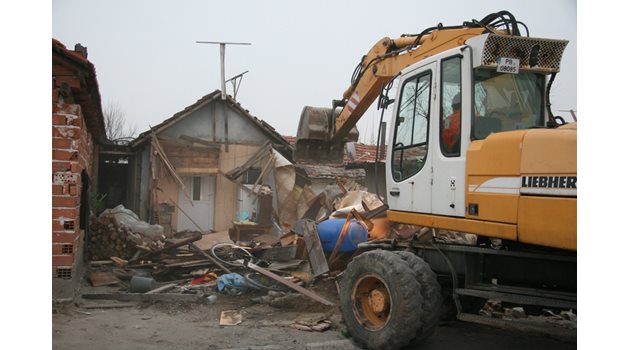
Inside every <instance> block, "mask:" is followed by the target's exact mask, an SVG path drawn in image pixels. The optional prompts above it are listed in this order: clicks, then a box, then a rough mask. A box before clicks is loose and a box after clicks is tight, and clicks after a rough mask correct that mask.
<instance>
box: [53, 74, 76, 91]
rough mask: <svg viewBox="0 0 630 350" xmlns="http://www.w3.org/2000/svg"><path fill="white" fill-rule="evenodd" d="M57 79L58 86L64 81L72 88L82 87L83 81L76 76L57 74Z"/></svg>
mask: <svg viewBox="0 0 630 350" xmlns="http://www.w3.org/2000/svg"><path fill="white" fill-rule="evenodd" d="M55 80H56V83H57V86H61V85H62V84H63V83H66V84H68V85H69V86H70V87H71V88H80V87H81V81H80V80H79V79H77V78H76V77H70V76H56V77H55Z"/></svg>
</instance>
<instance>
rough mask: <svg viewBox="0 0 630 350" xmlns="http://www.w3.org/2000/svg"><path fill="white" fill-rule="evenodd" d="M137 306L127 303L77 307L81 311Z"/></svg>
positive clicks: (136, 304)
mask: <svg viewBox="0 0 630 350" xmlns="http://www.w3.org/2000/svg"><path fill="white" fill-rule="evenodd" d="M135 306H138V303H128V304H81V305H79V307H80V308H82V309H118V308H123V307H135Z"/></svg>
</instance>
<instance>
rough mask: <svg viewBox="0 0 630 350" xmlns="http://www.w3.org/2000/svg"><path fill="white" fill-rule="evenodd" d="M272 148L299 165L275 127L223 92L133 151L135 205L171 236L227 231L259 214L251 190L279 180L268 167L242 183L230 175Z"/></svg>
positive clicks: (156, 129) (252, 171)
mask: <svg viewBox="0 0 630 350" xmlns="http://www.w3.org/2000/svg"><path fill="white" fill-rule="evenodd" d="M265 145H271V147H272V148H273V149H275V150H276V151H277V152H279V153H280V154H282V155H283V156H284V157H285V158H287V159H291V157H292V147H291V145H290V144H289V143H288V142H287V141H286V140H285V139H284V138H282V136H281V135H280V134H278V133H277V132H276V131H275V129H274V128H273V127H271V126H270V125H269V124H267V123H266V122H264V121H263V120H261V119H258V118H256V117H254V116H253V115H252V114H250V113H249V111H248V110H246V109H245V108H243V107H242V106H241V105H240V103H238V102H236V101H235V100H234V99H233V98H232V97H230V96H226V99H225V100H223V99H222V98H221V91H219V90H216V91H214V92H212V93H210V94H208V95H206V96H204V97H202V98H201V99H199V100H198V101H197V102H195V103H193V104H192V105H190V106H188V107H186V108H185V109H184V110H182V111H181V112H178V113H176V114H175V115H173V116H172V117H171V118H169V119H166V120H164V121H163V122H162V123H160V124H159V125H156V126H153V127H151V129H150V130H148V131H146V132H144V133H142V134H140V135H139V136H138V138H136V139H135V140H134V141H132V142H131V143H130V145H129V146H130V150H131V152H132V153H133V154H134V155H135V156H134V157H133V158H134V159H135V162H134V165H133V166H134V167H135V169H133V171H132V173H133V174H135V175H134V178H133V179H132V183H131V184H127V187H128V193H130V194H131V195H132V196H131V197H132V198H129V200H128V205H129V206H130V207H131V209H133V210H134V211H135V212H136V213H138V215H139V217H140V218H141V219H142V220H144V221H147V222H150V223H157V224H160V225H162V226H164V228H165V232H167V233H168V232H177V231H183V230H195V231H212V230H214V231H223V230H227V229H229V228H230V227H231V226H232V224H233V221H235V220H236V217H237V213H239V212H242V211H245V212H251V208H252V202H254V201H256V200H257V199H256V197H255V196H251V195H249V192H248V185H249V186H250V187H249V188H251V186H253V185H254V184H255V182H256V181H258V182H259V183H260V184H261V185H262V184H267V185H269V186H270V187H273V176H271V175H270V174H269V173H266V174H263V173H265V169H264V168H265V166H266V164H263V163H264V162H262V161H261V162H260V163H257V164H253V166H252V167H250V168H249V169H248V171H246V172H244V173H243V174H242V175H241V178H240V179H238V180H239V181H234V179H232V178H230V177H228V176H225V174H226V173H227V172H230V171H231V170H233V169H235V168H237V167H239V166H241V165H243V164H244V163H245V162H247V161H248V160H249V159H250V158H252V156H254V155H255V154H256V153H257V152H259V151H260V150H261V148H262V147H263V146H265ZM261 159H262V158H261ZM261 174H263V175H266V176H263V177H264V178H261Z"/></svg>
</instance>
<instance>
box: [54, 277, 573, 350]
mask: <svg viewBox="0 0 630 350" xmlns="http://www.w3.org/2000/svg"><path fill="white" fill-rule="evenodd" d="M314 290H315V291H316V292H318V293H320V294H321V295H323V296H325V297H328V298H329V299H330V300H336V299H335V296H334V290H331V288H326V287H325V286H321V285H320V286H317V285H316V286H315V288H314ZM253 296H255V295H244V296H225V295H219V296H218V299H217V301H216V302H215V303H214V304H211V305H208V304H176V303H168V304H167V303H154V304H141V305H137V306H134V307H127V308H115V309H88V308H83V307H78V306H77V305H76V304H63V305H55V306H54V307H53V315H52V325H53V329H52V333H53V337H52V345H53V347H52V348H53V349H57V350H66V349H68V350H69V349H73V350H76V349H90V350H109V349H138V350H143V349H146V350H149V349H150V350H162V349H163V350H173V349H209V350H211V349H247V348H248V347H261V346H267V348H269V349H323V348H324V347H321V346H320V347H317V346H316V345H315V344H316V343H322V342H328V341H337V343H340V344H341V343H343V344H345V347H344V346H341V347H328V349H352V348H353V347H352V346H351V345H349V342H348V340H345V339H346V338H345V337H344V335H343V333H344V331H343V330H344V326H343V323H342V321H341V316H340V314H339V311H338V308H337V307H325V306H322V305H321V304H318V303H316V302H312V301H309V300H308V299H305V298H303V297H301V296H298V297H297V298H295V299H294V301H293V302H287V303H286V304H284V305H283V307H282V308H278V307H273V306H270V305H267V304H255V303H252V302H251V301H250V298H252V297H253ZM90 302H93V303H96V302H97V303H108V304H112V302H109V301H104V300H101V301H90ZM224 310H239V311H240V312H241V315H242V318H243V322H242V323H241V324H238V325H236V326H219V316H220V313H221V311H224ZM321 317H325V318H326V319H328V320H330V321H332V327H331V329H329V330H327V331H325V332H321V333H319V332H307V331H300V330H297V329H294V328H292V327H291V324H292V323H293V321H294V320H295V319H302V320H306V319H309V318H310V319H315V318H321ZM464 348H465V349H467V350H476V349H479V350H490V349H517V350H518V349H523V350H525V349H528V350H529V349H536V350H546V349H549V350H551V349H553V350H564V349H576V348H577V345H576V344H575V343H567V342H562V341H558V340H554V339H550V338H546V337H542V336H534V335H528V334H524V333H515V332H509V331H503V330H499V329H495V328H490V327H484V326H478V325H473V324H469V323H463V322H454V323H451V324H448V325H442V326H440V327H438V329H437V330H436V333H435V335H434V336H432V337H431V338H430V339H429V340H428V341H427V343H425V344H424V346H423V347H422V349H427V350H432V349H433V350H435V349H447V350H448V349H453V350H455V349H464Z"/></svg>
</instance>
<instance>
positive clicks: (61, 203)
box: [52, 196, 79, 208]
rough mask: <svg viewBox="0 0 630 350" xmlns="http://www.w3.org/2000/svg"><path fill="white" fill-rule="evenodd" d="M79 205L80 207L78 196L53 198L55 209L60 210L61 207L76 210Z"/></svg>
mask: <svg viewBox="0 0 630 350" xmlns="http://www.w3.org/2000/svg"><path fill="white" fill-rule="evenodd" d="M78 205H79V197H77V196H68V197H65V196H64V197H60V196H53V197H52V206H53V207H55V208H60V207H65V208H76V207H77V206H78Z"/></svg>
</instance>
